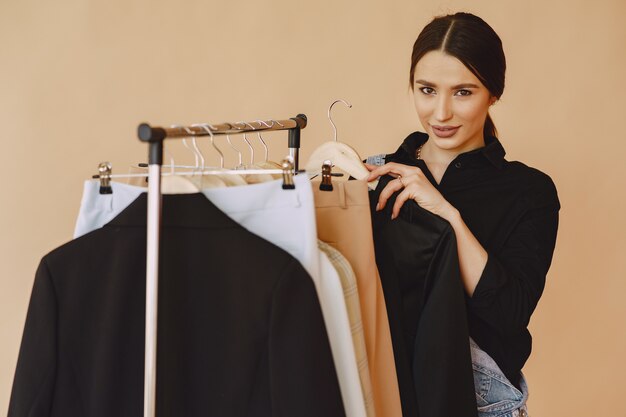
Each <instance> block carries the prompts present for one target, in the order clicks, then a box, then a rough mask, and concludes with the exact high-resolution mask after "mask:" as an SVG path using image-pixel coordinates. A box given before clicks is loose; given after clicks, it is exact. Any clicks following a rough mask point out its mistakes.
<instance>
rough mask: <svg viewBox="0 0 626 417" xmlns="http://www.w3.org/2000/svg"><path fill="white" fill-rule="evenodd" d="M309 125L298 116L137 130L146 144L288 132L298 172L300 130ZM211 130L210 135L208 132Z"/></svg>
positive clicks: (302, 116)
mask: <svg viewBox="0 0 626 417" xmlns="http://www.w3.org/2000/svg"><path fill="white" fill-rule="evenodd" d="M306 124H307V118H306V116H305V115H304V114H298V115H297V116H296V117H292V118H290V119H286V120H266V121H263V120H255V121H252V122H235V123H228V122H227V123H219V124H210V123H206V124H194V125H191V126H174V127H152V126H150V125H149V124H147V123H142V124H140V125H139V128H138V129H137V133H138V135H139V139H140V140H142V141H144V142H150V143H154V142H158V141H162V140H164V139H168V138H189V137H197V136H210V135H236V134H240V133H247V132H260V131H270V130H288V131H289V138H288V147H289V156H291V157H292V158H293V163H294V166H295V169H296V171H297V170H298V166H299V150H300V130H301V129H304V128H305V127H306ZM207 129H208V130H210V133H209V132H208V131H207Z"/></svg>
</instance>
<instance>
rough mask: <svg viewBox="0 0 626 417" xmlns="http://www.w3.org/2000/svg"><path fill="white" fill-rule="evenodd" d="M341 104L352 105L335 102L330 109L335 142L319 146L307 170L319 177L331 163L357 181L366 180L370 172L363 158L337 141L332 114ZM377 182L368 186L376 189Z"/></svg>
mask: <svg viewBox="0 0 626 417" xmlns="http://www.w3.org/2000/svg"><path fill="white" fill-rule="evenodd" d="M339 102H342V103H343V104H345V105H346V106H348V108H351V107H352V105H351V104H350V103H348V102H346V101H345V100H341V99H340V100H335V101H334V102H333V103H332V104H331V105H330V107H329V108H328V120H329V121H330V124H331V125H332V127H333V131H334V140H333V141H328V142H324V143H322V144H321V145H320V146H318V147H317V148H316V149H315V150H314V151H313V153H312V154H311V156H310V157H309V160H308V161H307V163H306V165H305V169H306V170H307V172H309V173H312V174H313V175H318V174H319V173H320V172H321V169H322V165H323V164H324V162H325V161H331V163H332V165H333V166H334V167H337V168H339V169H341V170H342V171H344V172H346V173H347V174H349V175H350V176H351V177H354V178H356V179H357V180H365V179H367V177H369V171H368V169H367V168H366V167H365V165H364V164H363V162H362V159H361V157H360V156H359V154H358V153H357V151H355V150H354V149H353V148H352V147H350V146H349V145H346V144H345V143H342V142H339V141H337V126H335V123H334V122H333V119H332V117H331V115H330V112H331V110H332V108H333V106H334V105H335V104H337V103H339ZM375 183H376V181H372V182H371V183H369V184H368V185H369V186H370V188H375V186H376V185H375Z"/></svg>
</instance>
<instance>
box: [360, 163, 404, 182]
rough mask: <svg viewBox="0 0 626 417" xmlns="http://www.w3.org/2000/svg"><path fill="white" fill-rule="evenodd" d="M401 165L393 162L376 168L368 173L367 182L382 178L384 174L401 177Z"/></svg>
mask: <svg viewBox="0 0 626 417" xmlns="http://www.w3.org/2000/svg"><path fill="white" fill-rule="evenodd" d="M401 166H402V165H400V164H397V163H395V162H389V163H387V164H385V165H382V166H379V167H376V168H375V169H374V170H372V171H371V172H370V176H369V177H368V178H367V181H368V182H369V181H374V180H375V179H376V178H378V177H382V176H383V175H385V174H395V175H394V177H395V176H398V175H402V173H401V172H399V171H400V170H401V168H400V167H401Z"/></svg>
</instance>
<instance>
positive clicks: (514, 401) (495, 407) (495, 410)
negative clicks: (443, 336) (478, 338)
mask: <svg viewBox="0 0 626 417" xmlns="http://www.w3.org/2000/svg"><path fill="white" fill-rule="evenodd" d="M470 349H471V354H472V368H473V370H474V386H475V388H476V402H477V403H478V417H527V416H528V410H527V408H526V400H527V399H528V387H527V386H526V380H525V379H524V375H523V374H522V376H521V380H520V388H521V389H522V391H520V390H518V389H517V388H515V386H514V385H513V384H512V383H511V382H510V381H509V380H508V379H507V378H506V377H505V376H504V374H503V373H502V371H501V370H500V368H499V367H498V365H497V364H496V363H495V361H494V360H493V359H491V357H490V356H489V355H487V354H486V353H485V352H483V351H482V350H481V349H480V347H478V345H477V344H476V343H475V342H474V341H473V340H472V339H471V338H470Z"/></svg>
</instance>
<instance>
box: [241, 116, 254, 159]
mask: <svg viewBox="0 0 626 417" xmlns="http://www.w3.org/2000/svg"><path fill="white" fill-rule="evenodd" d="M239 123H243V124H244V125H246V126H250V129H252V130H256V127H254V126H252V125H251V124H250V123H248V122H239ZM243 140H244V141H245V142H246V143H247V144H248V148H250V165H254V147H253V146H252V144H251V143H250V141H249V140H248V138H247V137H246V133H245V132H244V133H243Z"/></svg>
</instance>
